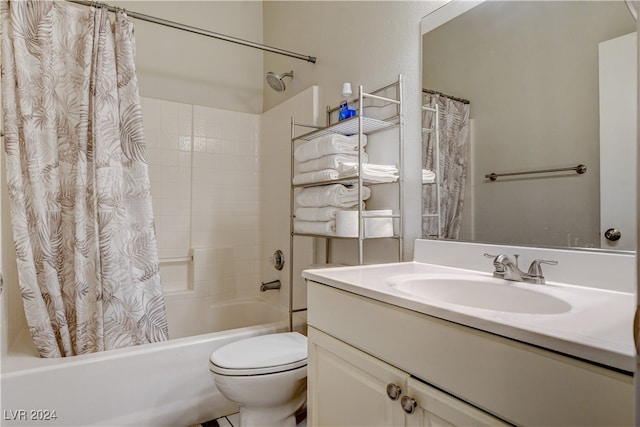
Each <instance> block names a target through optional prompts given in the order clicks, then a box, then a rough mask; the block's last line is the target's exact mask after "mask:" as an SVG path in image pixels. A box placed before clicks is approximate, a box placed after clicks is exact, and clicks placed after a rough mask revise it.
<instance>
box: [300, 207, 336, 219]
mask: <svg viewBox="0 0 640 427" xmlns="http://www.w3.org/2000/svg"><path fill="white" fill-rule="evenodd" d="M339 210H340V208H336V207H333V206H325V207H323V208H296V212H295V215H296V220H300V221H331V220H332V219H336V212H338V211H339Z"/></svg>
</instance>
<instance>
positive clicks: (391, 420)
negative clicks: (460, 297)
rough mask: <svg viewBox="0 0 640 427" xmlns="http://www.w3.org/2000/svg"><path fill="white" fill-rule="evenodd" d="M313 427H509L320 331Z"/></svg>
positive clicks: (313, 344) (314, 334) (313, 354)
mask: <svg viewBox="0 0 640 427" xmlns="http://www.w3.org/2000/svg"><path fill="white" fill-rule="evenodd" d="M308 339H309V346H310V347H309V348H310V352H309V371H308V395H307V400H308V405H309V408H313V409H312V410H310V412H309V422H310V425H312V426H346V425H348V426H357V425H361V426H404V425H406V426H414V427H420V426H436V425H437V426H443V425H459V426H471V425H473V426H502V425H504V426H506V425H508V424H506V423H504V422H502V421H501V420H499V419H497V418H495V417H493V416H491V415H489V414H487V413H485V412H483V411H481V410H479V409H477V408H475V407H473V406H471V405H469V404H467V403H465V402H463V401H461V400H459V399H456V398H454V397H452V396H449V395H447V394H446V393H443V392H441V391H439V390H437V389H436V388H434V387H431V386H429V385H427V384H425V383H423V382H421V381H418V380H416V379H415V378H411V377H410V375H409V374H408V373H407V372H404V371H402V370H400V369H398V368H396V367H394V366H392V365H390V364H388V363H385V362H383V361H381V360H379V359H376V358H375V357H372V356H370V355H368V354H367V353H365V352H363V351H360V350H357V349H355V348H354V347H351V346H349V345H347V344H345V343H343V342H341V341H339V340H337V339H335V338H332V337H331V336H329V335H327V334H325V333H323V332H320V331H318V330H317V329H314V328H309V330H308Z"/></svg>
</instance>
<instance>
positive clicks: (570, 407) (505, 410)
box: [307, 281, 633, 426]
mask: <svg viewBox="0 0 640 427" xmlns="http://www.w3.org/2000/svg"><path fill="white" fill-rule="evenodd" d="M307 283H308V305H309V312H308V324H309V335H308V336H309V365H308V414H309V423H310V425H312V426H323V425H343V426H345V425H349V426H352V425H353V426H355V425H367V426H375V425H384V426H401V425H414V426H418V425H461V426H462V425H465V426H466V425H478V426H479V425H505V424H515V425H545V426H551V425H555V426H577V425H583V426H587V425H588V426H597V425H607V426H611V425H632V424H633V376H632V375H631V374H627V373H625V372H621V371H618V370H614V369H608V368H606V367H603V366H599V365H596V364H593V363H589V362H587V361H584V360H579V359H576V358H574V357H568V356H566V355H563V354H559V353H557V352H552V351H548V350H545V349H542V348H540V347H538V346H532V345H528V344H526V343H523V342H519V341H516V340H513V339H507V338H504V337H501V336H499V335H496V334H491V333H487V332H484V331H480V330H478V329H474V328H470V327H466V326H463V325H460V324H456V323H453V322H449V321H445V320H441V319H438V318H436V317H433V316H429V315H426V314H423V313H419V312H416V311H413V310H409V309H406V308H402V307H398V306H396V305H392V304H388V303H385V302H381V301H377V300H375V299H372V298H367V297H363V296H360V295H357V294H354V293H351V292H346V291H344V290H340V289H336V288H334V287H331V286H327V285H324V284H319V283H315V282H313V281H308V282H307ZM389 384H394V385H396V386H398V387H399V389H400V390H401V391H400V392H399V393H398V394H399V398H398V400H392V399H390V398H389V397H388V395H387V387H388V385H389ZM403 400H404V402H403ZM412 401H415V412H414V413H412V414H407V413H405V412H404V410H403V406H406V408H407V409H408V410H409V411H410V412H411V409H412ZM403 403H404V404H405V405H403Z"/></svg>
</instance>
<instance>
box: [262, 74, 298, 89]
mask: <svg viewBox="0 0 640 427" xmlns="http://www.w3.org/2000/svg"><path fill="white" fill-rule="evenodd" d="M284 77H291V78H293V71H289V72H288V73H284V74H276V73H273V72H271V71H269V72H268V73H267V83H269V86H271V89H273V90H275V91H276V92H284V90H285V89H286V88H287V87H286V86H285V85H284V81H283V80H282V79H283V78H284Z"/></svg>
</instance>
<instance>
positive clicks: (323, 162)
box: [298, 153, 369, 172]
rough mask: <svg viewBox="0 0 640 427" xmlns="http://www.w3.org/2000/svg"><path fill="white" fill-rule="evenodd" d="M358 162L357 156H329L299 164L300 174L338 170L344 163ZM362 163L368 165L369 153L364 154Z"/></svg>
mask: <svg viewBox="0 0 640 427" xmlns="http://www.w3.org/2000/svg"><path fill="white" fill-rule="evenodd" d="M357 161H358V155H357V154H330V155H328V156H322V157H319V158H317V159H312V160H308V161H306V162H302V163H298V172H313V171H319V170H322V169H338V166H340V165H341V164H342V163H345V162H357ZM362 161H363V162H364V163H367V162H368V161H369V157H368V156H367V153H362Z"/></svg>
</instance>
